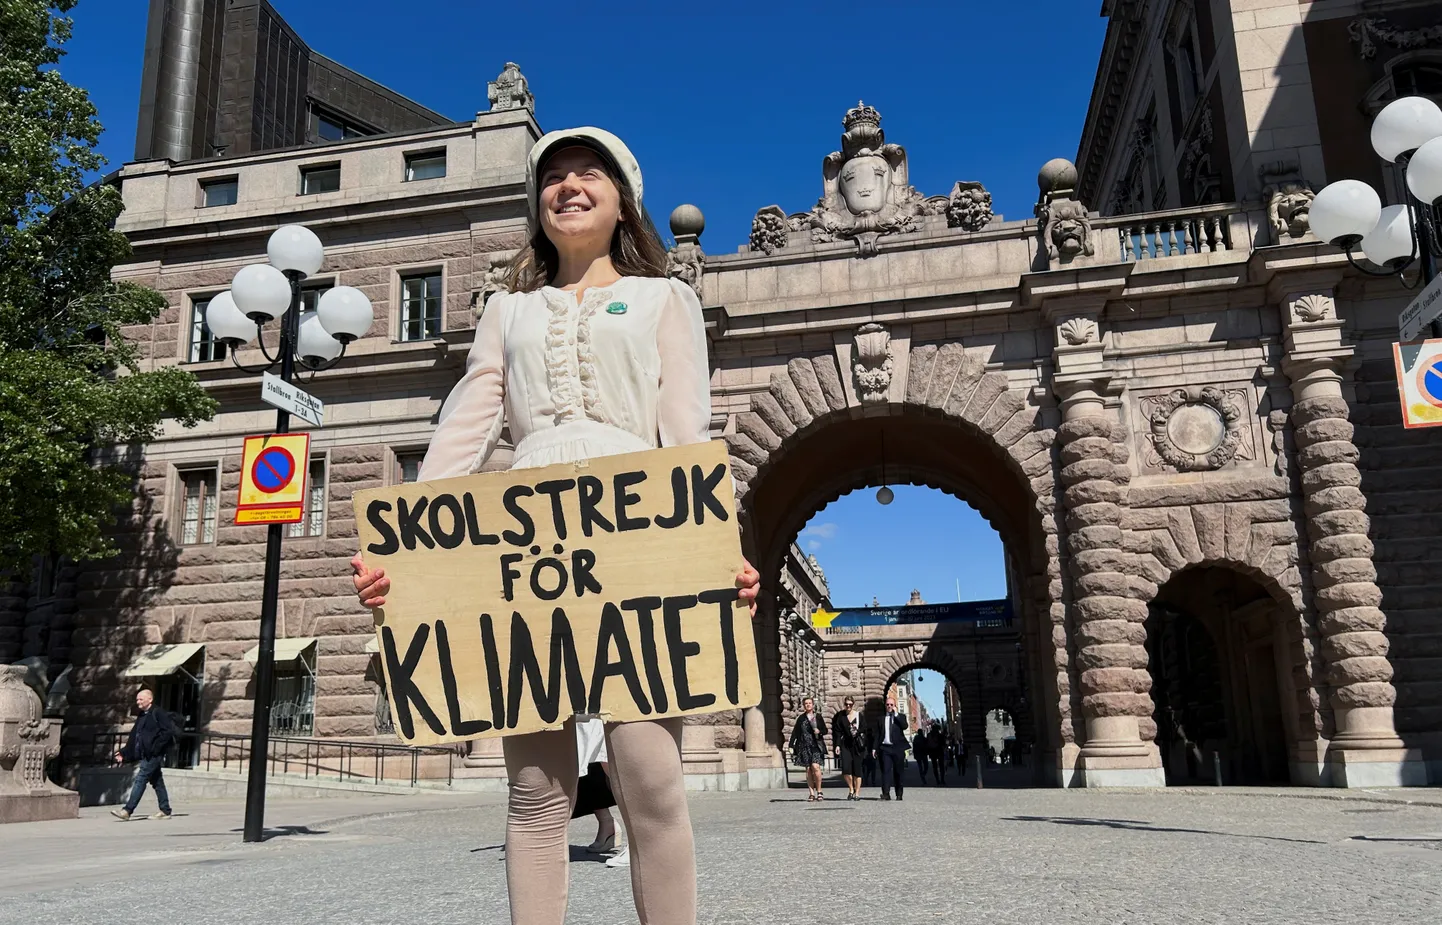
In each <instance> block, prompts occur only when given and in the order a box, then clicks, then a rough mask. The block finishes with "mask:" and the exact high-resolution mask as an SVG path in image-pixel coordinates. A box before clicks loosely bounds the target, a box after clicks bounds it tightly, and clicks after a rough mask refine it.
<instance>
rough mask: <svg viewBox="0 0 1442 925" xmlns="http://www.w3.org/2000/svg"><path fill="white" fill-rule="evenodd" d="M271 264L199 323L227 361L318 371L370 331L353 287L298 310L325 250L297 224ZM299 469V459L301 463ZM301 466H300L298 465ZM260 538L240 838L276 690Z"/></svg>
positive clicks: (260, 772)
mask: <svg viewBox="0 0 1442 925" xmlns="http://www.w3.org/2000/svg"><path fill="white" fill-rule="evenodd" d="M266 255H267V256H268V257H269V258H270V263H258V264H251V265H250V266H246V267H242V268H241V269H240V271H239V272H238V273H236V274H235V278H234V279H233V280H232V281H231V284H230V290H229V291H228V292H222V293H220V294H219V295H217V296H215V297H214V298H213V299H211V301H210V306H209V307H208V308H207V309H206V313H205V322H206V325H207V326H208V327H209V328H210V332H211V334H212V335H213V336H214V337H215V338H216V340H218V341H220V342H222V343H224V344H225V345H226V347H228V348H229V352H230V357H231V362H233V363H234V364H235V365H236V367H237V368H239V369H242V370H244V371H245V372H249V373H259V372H266V371H269V370H271V369H274V368H275V367H276V366H277V364H278V365H279V366H280V378H281V380H282V381H284V382H290V381H291V379H292V378H293V377H294V375H295V369H296V364H297V363H299V364H300V365H301V366H302V367H304V368H306V369H309V370H312V371H318V370H322V369H329V368H330V367H332V366H334V365H335V364H336V363H338V362H339V361H340V358H341V357H343V356H345V351H346V347H347V346H348V345H349V344H350V342H351V341H353V340H355V339H357V338H358V337H361V336H362V335H364V334H365V333H366V331H368V330H370V326H371V321H372V320H373V319H374V313H373V312H372V310H371V303H370V300H369V299H367V298H366V297H365V294H364V293H362V292H361V291H360V290H359V289H355V288H352V287H350V286H336V287H334V288H332V289H328V290H326V292H325V293H323V294H322V295H321V297H320V303H319V304H318V305H317V306H316V310H315V311H312V312H305V313H304V314H302V313H301V310H300V308H301V290H300V284H301V282H302V281H303V280H304V279H305V278H306V277H308V276H311V275H313V274H314V273H315V272H316V271H317V270H319V269H320V266H321V262H322V261H323V260H324V259H325V250H324V248H322V247H321V243H320V238H318V237H316V234H315V232H313V231H311V230H310V229H309V228H306V227H304V226H303V225H282V226H281V227H280V228H278V229H276V231H275V233H274V234H272V235H271V236H270V240H269V241H268V242H267V243H266ZM276 320H279V321H280V344H279V349H278V350H277V351H276V355H274V356H272V355H271V353H270V350H269V349H268V348H267V347H266V344H265V338H264V337H262V336H261V331H262V329H263V328H264V327H265V325H267V324H269V323H271V322H272V321H276ZM257 339H259V346H260V352H261V355H262V356H263V357H265V360H266V362H265V364H264V365H262V366H256V367H250V366H245V365H243V364H241V362H240V360H239V358H238V348H240V347H243V346H245V345H246V344H248V343H250V342H251V341H253V340H257ZM289 429H290V412H289V411H286V410H285V409H278V410H277V411H276V415H275V432H276V433H278V434H283V433H285V432H286V431H288V430H289ZM301 466H302V467H304V466H305V463H304V461H302V462H301ZM302 471H304V469H303V468H302ZM267 529H268V531H269V533H268V534H267V536H266V542H265V582H264V586H263V590H262V592H261V604H260V644H259V647H258V648H259V652H258V654H257V658H256V673H255V707H254V709H253V711H252V715H251V724H250V767H249V776H248V779H247V781H246V796H245V840H246V841H248V842H256V841H260V840H261V838H262V837H263V835H264V831H265V773H266V763H267V753H268V752H269V750H270V709H271V700H272V698H273V696H274V691H275V665H274V661H275V619H276V610H277V599H278V598H279V596H280V544H281V540H282V538H283V536H284V531H283V530H282V525H281V524H270V526H269V527H268V528H267Z"/></svg>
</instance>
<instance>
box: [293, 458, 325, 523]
mask: <svg viewBox="0 0 1442 925" xmlns="http://www.w3.org/2000/svg"><path fill="white" fill-rule="evenodd" d="M307 482H308V483H307V485H306V486H305V519H304V520H302V521H301V522H300V523H297V524H291V525H290V535H291V536H325V457H324V456H316V457H313V458H312V459H311V461H310V472H309V473H308V474H307Z"/></svg>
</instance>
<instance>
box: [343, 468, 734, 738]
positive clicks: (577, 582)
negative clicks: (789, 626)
mask: <svg viewBox="0 0 1442 925" xmlns="http://www.w3.org/2000/svg"><path fill="white" fill-rule="evenodd" d="M355 511H356V521H357V523H358V525H359V532H360V540H361V549H362V552H363V555H364V557H365V561H366V564H367V565H368V566H369V567H371V568H373V569H374V568H384V569H385V571H386V574H387V576H389V577H390V579H391V590H390V592H389V593H388V594H387V595H386V604H385V606H384V607H382V608H378V609H377V610H376V611H375V618H376V628H377V634H378V640H379V644H380V652H381V658H382V664H383V667H384V669H385V675H386V681H387V690H388V692H389V695H390V700H391V711H392V715H393V717H394V718H395V722H396V730H397V732H399V734H400V736H401V737H402V738H403V739H405V740H406V741H407V742H411V743H414V744H417V745H430V744H436V743H442V742H456V741H462V740H465V739H477V738H485V737H490V736H501V735H515V734H518V733H524V732H534V731H536V730H540V729H550V728H555V727H556V726H559V725H560V724H561V723H562V722H564V721H565V719H566V718H567V717H568V716H570V715H571V714H573V713H589V714H598V715H602V716H605V717H606V718H607V719H609V720H612V721H627V720H638V719H646V718H652V719H654V718H657V717H662V716H680V715H684V714H688V713H711V712H716V711H720V710H732V709H737V708H742V707H750V706H753V705H755V704H756V703H757V702H758V701H759V700H760V699H761V685H760V679H759V675H758V672H757V668H756V651H755V644H754V640H753V638H752V634H751V620H750V615H749V613H748V610H747V608H746V607H745V606H744V605H743V604H741V603H740V602H739V601H738V599H737V594H736V575H737V573H738V572H739V571H740V570H741V561H742V560H741V545H740V539H739V535H738V533H737V527H736V513H735V499H734V497H733V495H732V490H731V477H730V472H729V470H728V468H727V465H726V449H725V446H724V444H721V443H718V442H711V443H705V444H697V445H695V446H686V447H673V448H669V449H663V450H652V451H649V452H645V453H633V454H628V455H625V456H610V457H605V458H601V459H593V460H588V461H583V462H579V463H574V464H572V463H567V464H563V465H557V466H549V467H546V468H543V469H517V470H512V471H509V472H494V473H486V474H482V475H472V476H466V477H463V478H456V479H445V480H442V481H437V482H418V483H414V484H410V485H397V486H394V487H391V488H383V489H381V488H377V489H369V490H366V491H359V492H356V494H355Z"/></svg>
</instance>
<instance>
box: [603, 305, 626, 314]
mask: <svg viewBox="0 0 1442 925" xmlns="http://www.w3.org/2000/svg"><path fill="white" fill-rule="evenodd" d="M606 314H608V315H624V314H626V303H625V302H612V303H611V304H610V305H607V306H606Z"/></svg>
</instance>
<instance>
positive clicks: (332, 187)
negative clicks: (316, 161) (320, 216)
mask: <svg viewBox="0 0 1442 925" xmlns="http://www.w3.org/2000/svg"><path fill="white" fill-rule="evenodd" d="M338 189H340V165H339V164H320V165H317V166H315V167H302V168H301V169H300V194H301V195H302V196H311V195H314V194H315V193H334V192H335V191H336V190H338Z"/></svg>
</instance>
